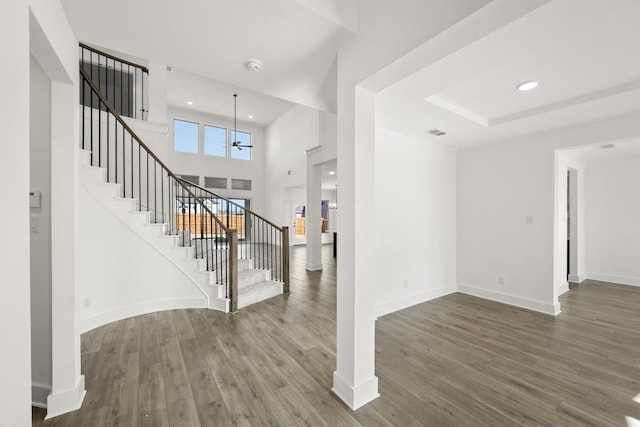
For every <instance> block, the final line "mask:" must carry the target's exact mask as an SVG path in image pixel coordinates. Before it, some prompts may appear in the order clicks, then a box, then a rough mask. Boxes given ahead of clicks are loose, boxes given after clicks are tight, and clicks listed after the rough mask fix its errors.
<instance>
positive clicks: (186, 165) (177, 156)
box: [163, 108, 270, 218]
mask: <svg viewBox="0 0 640 427" xmlns="http://www.w3.org/2000/svg"><path fill="white" fill-rule="evenodd" d="M168 116H169V117H168V120H169V133H168V137H167V140H166V143H167V148H166V161H167V166H168V167H169V168H170V169H171V170H172V171H173V172H174V173H176V174H179V175H198V176H200V185H201V186H202V187H204V176H211V177H220V178H227V187H228V189H227V190H222V189H212V191H213V192H215V193H217V194H219V195H221V196H225V197H232V198H246V199H251V210H252V211H254V212H256V213H258V214H260V215H263V214H264V213H265V207H264V203H265V200H264V192H265V184H264V181H265V173H264V171H265V166H264V164H265V152H266V147H265V144H266V143H265V132H264V129H263V128H261V127H258V126H251V125H247V124H245V123H238V131H245V132H251V133H252V144H253V149H252V152H253V153H252V156H253V157H252V160H238V159H229V158H222V157H215V156H207V155H205V154H203V153H204V147H203V146H202V144H201V146H200V154H190V153H182V152H176V151H174V149H173V119H180V120H188V121H193V122H198V123H201V124H207V125H213V126H219V127H226V128H227V129H229V130H232V129H233V121H229V120H226V119H222V118H218V117H215V116H209V115H205V114H199V113H196V112H192V111H188V110H178V109H175V108H169V110H168ZM200 133H201V134H202V127H200ZM200 140H201V142H202V136H201V138H200ZM163 160H164V159H163ZM231 178H236V179H250V180H251V191H243V190H231ZM267 218H270V217H269V216H267Z"/></svg>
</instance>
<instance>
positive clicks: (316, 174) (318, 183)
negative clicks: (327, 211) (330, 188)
mask: <svg viewBox="0 0 640 427" xmlns="http://www.w3.org/2000/svg"><path fill="white" fill-rule="evenodd" d="M306 204H307V264H306V267H307V270H311V271H315V270H322V206H321V205H322V176H321V170H320V166H318V165H313V164H311V163H310V162H309V157H307V202H306Z"/></svg>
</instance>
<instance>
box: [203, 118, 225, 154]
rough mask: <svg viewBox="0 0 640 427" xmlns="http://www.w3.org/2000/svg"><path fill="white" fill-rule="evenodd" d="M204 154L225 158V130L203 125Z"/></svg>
mask: <svg viewBox="0 0 640 427" xmlns="http://www.w3.org/2000/svg"><path fill="white" fill-rule="evenodd" d="M204 154H206V155H208V156H218V157H226V156H227V130H226V129H225V128H220V127H217V126H209V125H204Z"/></svg>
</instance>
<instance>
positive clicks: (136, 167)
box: [79, 63, 238, 311]
mask: <svg viewBox="0 0 640 427" xmlns="http://www.w3.org/2000/svg"><path fill="white" fill-rule="evenodd" d="M79 71H80V75H81V78H82V80H83V82H82V85H83V86H82V97H83V99H84V91H85V87H87V88H88V90H90V92H91V96H92V97H93V96H96V97H97V98H98V107H97V110H98V114H99V116H98V123H97V126H96V127H97V129H96V130H97V139H98V141H97V153H96V154H97V156H98V158H97V161H96V163H97V165H98V166H102V164H103V160H104V162H106V169H107V172H106V177H107V181H108V182H110V176H111V172H112V171H113V170H115V173H114V175H115V182H116V183H119V178H120V177H121V178H122V181H121V182H120V183H121V184H122V187H121V189H122V197H131V198H135V197H136V194H137V197H138V199H139V204H138V210H143V209H142V204H143V201H144V202H145V203H146V206H145V208H146V211H151V212H152V214H151V215H152V216H153V222H155V223H157V222H158V218H159V214H160V213H161V218H162V222H165V208H166V212H167V215H168V218H169V219H168V223H167V226H168V227H169V228H168V231H169V233H170V234H174V232H175V234H176V235H177V234H179V233H180V232H182V240H181V244H182V245H185V241H186V239H187V238H188V239H189V244H188V246H190V247H194V249H195V257H196V258H200V259H202V258H206V266H207V267H206V268H207V270H208V271H215V273H216V281H217V283H219V284H221V285H224V286H225V290H226V296H227V297H228V298H229V305H230V309H231V311H237V307H238V301H237V298H238V279H237V270H238V266H237V263H238V260H237V257H234V256H233V254H235V253H237V245H238V237H237V231H236V230H232V229H230V228H229V227H227V226H226V225H225V224H224V223H223V222H222V221H221V220H220V218H218V217H217V216H216V215H215V214H214V213H213V212H212V211H211V210H210V209H209V208H208V207H207V206H206V204H205V203H204V202H203V201H202V199H201V198H200V197H198V196H197V195H196V194H194V192H193V191H191V189H190V188H189V187H188V186H187V185H185V184H184V181H183V180H181V179H180V178H178V177H177V176H176V175H175V174H174V173H173V172H172V171H171V170H170V169H169V168H168V167H167V166H166V165H165V164H164V162H162V161H161V160H160V159H159V158H158V157H157V156H156V155H155V154H154V153H153V152H152V151H151V150H150V149H149V147H147V145H146V144H145V143H144V142H143V141H142V140H141V139H140V137H139V136H138V135H137V134H136V133H135V131H134V130H133V129H131V127H130V126H129V125H128V124H127V123H126V122H125V121H124V119H123V118H122V116H121V115H120V113H118V111H117V110H116V109H115V107H114V106H113V105H112V104H111V103H110V101H109V100H108V99H107V98H106V97H105V96H104V94H103V93H102V91H101V90H100V89H99V88H98V87H97V86H96V84H95V82H94V81H93V80H92V78H91V77H90V75H89V74H88V73H87V70H86V69H85V68H84V65H83V64H82V63H81V64H80V67H79ZM103 106H104V107H103ZM95 109H96V108H95V106H94V104H93V101H92V105H91V107H90V110H89V111H90V112H91V114H90V120H91V125H90V128H89V129H90V133H89V135H90V139H91V146H90V149H91V151H92V156H91V165H95V163H94V156H93V153H94V151H95V150H94V142H93V141H94V135H95V134H94V125H93V112H94V110H95ZM85 111H86V107H83V110H82V113H83V118H82V141H83V142H82V146H83V148H84V140H85V137H86V133H85V116H84V115H85ZM103 112H104V113H105V114H106V126H101V123H102V114H103ZM110 116H113V118H114V119H115V120H114V121H112V124H111V125H110V124H109V122H110V120H109V117H110ZM111 126H115V130H114V128H113V127H111ZM89 129H88V130H89ZM125 132H126V135H125ZM120 134H121V135H122V137H121V139H120V142H119V141H118V138H119V137H120ZM110 136H111V139H112V140H113V142H112V144H111V148H110ZM134 141H135V143H136V144H137V145H136V149H135V150H134ZM103 142H104V143H105V144H102V143H103ZM127 142H129V143H128V144H127ZM105 146H106V151H105ZM136 151H137V164H135V163H134V160H136V156H135V155H134V153H136ZM102 154H104V156H102V157H101V155H102ZM143 155H144V156H145V161H144V162H143V160H142V156H143ZM127 158H128V160H127ZM110 160H111V161H112V165H111V166H113V167H110V163H109V161H110ZM125 161H126V163H125ZM119 166H120V169H119ZM143 170H144V173H143ZM119 172H120V173H119ZM158 172H159V174H160V175H159V181H158ZM127 180H128V181H127ZM127 184H128V185H129V186H130V188H129V187H127ZM134 184H135V188H134ZM143 184H144V187H146V188H145V190H146V200H144V192H143V191H144V190H143V189H142V188H143V187H142V186H143ZM136 190H137V191H136ZM158 190H159V192H158ZM151 197H152V198H153V205H151V204H150V201H151ZM178 200H182V203H184V201H185V200H188V202H187V203H188V204H187V206H188V210H189V217H188V222H187V221H185V219H184V217H183V220H182V223H180V222H179V221H178V211H177V203H176V202H177V201H178ZM157 204H159V206H160V209H161V210H158V209H157ZM151 206H153V207H151ZM184 206H185V205H183V207H182V213H185V211H184V209H185V208H184ZM191 206H196V207H199V211H200V212H199V213H198V209H196V210H195V211H194V212H193V213H194V214H196V215H198V216H199V217H200V224H199V225H200V230H198V231H197V233H196V237H195V239H196V240H195V241H194V240H193V239H194V237H193V235H192V234H193V233H194V231H195V230H194V228H193V227H192V225H197V224H196V223H192V222H191V218H192V211H191ZM187 227H188V228H187ZM205 233H206V237H205ZM198 234H199V237H198ZM210 236H213V237H210ZM216 236H218V237H216ZM219 236H223V237H226V242H228V243H224V241H223V242H222V243H220V241H219V240H218V238H219ZM198 239H199V242H198ZM193 242H195V246H194V244H193ZM185 246H186V245H185ZM220 251H227V253H228V255H230V256H227V257H226V258H225V256H224V253H223V252H220ZM210 267H211V270H210ZM201 290H202V291H203V292H204V293H205V294H206V291H205V290H203V289H201Z"/></svg>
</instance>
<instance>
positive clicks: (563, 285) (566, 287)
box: [558, 282, 569, 296]
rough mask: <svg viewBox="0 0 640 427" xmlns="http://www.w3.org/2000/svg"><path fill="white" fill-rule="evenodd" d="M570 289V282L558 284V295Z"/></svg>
mask: <svg viewBox="0 0 640 427" xmlns="http://www.w3.org/2000/svg"><path fill="white" fill-rule="evenodd" d="M568 290H569V282H564V283H561V284H560V286H558V296H560V295H562V294H564V293H565V292H567V291H568Z"/></svg>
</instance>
